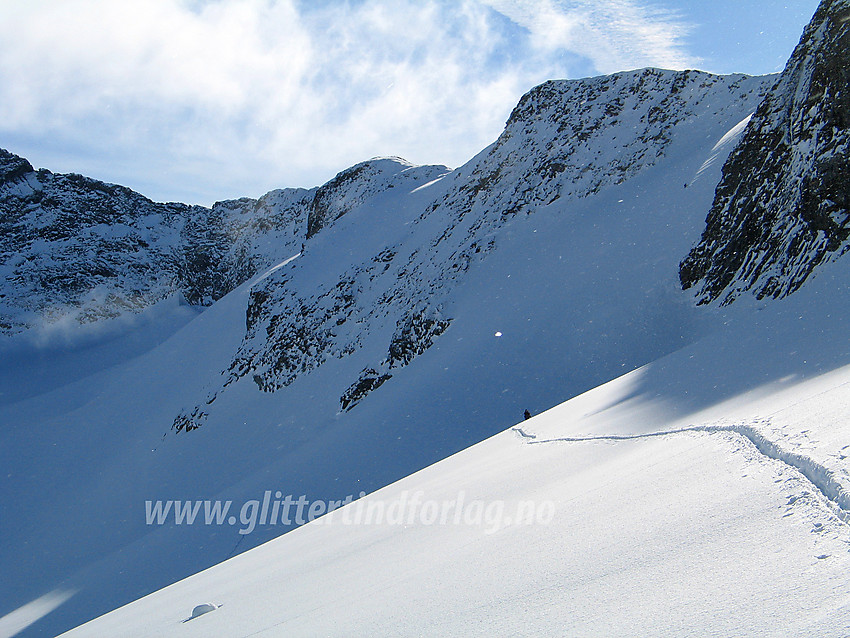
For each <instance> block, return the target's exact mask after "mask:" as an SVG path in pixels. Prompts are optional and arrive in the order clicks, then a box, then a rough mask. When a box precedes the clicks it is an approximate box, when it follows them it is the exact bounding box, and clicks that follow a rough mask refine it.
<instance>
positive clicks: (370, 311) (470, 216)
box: [174, 69, 772, 431]
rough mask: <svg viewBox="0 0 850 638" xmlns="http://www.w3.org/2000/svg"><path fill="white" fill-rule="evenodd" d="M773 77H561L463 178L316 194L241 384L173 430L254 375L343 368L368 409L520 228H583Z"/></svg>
mask: <svg viewBox="0 0 850 638" xmlns="http://www.w3.org/2000/svg"><path fill="white" fill-rule="evenodd" d="M771 82H772V80H771V79H766V78H752V77H748V76H743V75H736V76H715V75H711V74H708V73H702V72H698V71H686V72H681V73H679V72H674V71H661V70H657V69H644V70H639V71H633V72H628V73H620V74H616V75H614V76H609V77H602V78H590V79H585V80H568V81H553V82H547V83H545V84H543V85H541V86H539V87H537V88H535V89H533V90H532V91H530V92H529V93H528V94H527V95H526V96H525V97H523V98H522V100H521V101H520V103H519V104H518V106H517V107H516V109H515V110H514V112H513V113H512V115H511V117H510V119H509V120H508V122H507V124H506V128H505V131H504V132H503V134H502V135H501V136H500V137H499V139H498V140H497V141H496V142H495V143H494V144H493V145H492V146H490V147H489V148H488V149H485V150H484V151H483V152H482V153H480V154H479V155H478V156H477V157H475V158H474V159H473V160H471V161H470V162H469V163H467V164H466V165H464V166H463V167H461V168H459V169H457V170H455V171H448V169H445V168H444V167H412V166H410V165H409V164H407V163H406V162H404V161H403V160H397V159H381V160H371V161H369V162H365V163H363V164H359V165H357V166H354V167H352V168H350V169H348V170H346V171H343V172H342V173H340V174H339V175H337V177H336V178H334V179H333V180H331V181H330V182H329V183H328V184H326V185H325V186H323V187H321V188H320V189H319V190H318V191H317V192H316V194H315V197H314V199H313V203H312V205H311V209H310V218H309V221H308V233H307V234H308V241H307V243H306V248H305V252H304V254H303V255H302V256H301V257H300V258H299V259H298V261H297V262H296V263H293V264H292V265H289V266H287V267H286V268H285V269H279V270H276V271H275V272H274V273H272V274H270V275H269V276H268V277H266V278H264V279H263V280H262V281H261V282H258V283H257V284H256V285H254V286H253V288H252V290H251V293H250V301H249V305H248V311H247V332H246V335H245V338H244V339H243V342H242V344H241V346H240V348H239V351H238V352H237V353H236V355H235V356H234V359H233V362H232V364H231V366H230V367H229V369H228V371H227V380H226V381H224V382H223V384H222V387H220V388H217V389H211V390H210V394H209V396H208V397H206V398H205V399H203V400H202V401H201V400H199V401H198V403H197V404H196V405H195V407H193V408H189V409H187V410H185V411H184V412H183V413H181V414H180V415H179V416H178V417H177V419H176V421H175V423H174V428H175V429H176V430H178V431H182V430H192V429H195V428H197V427H199V426H200V425H201V424H202V423H203V422H205V421H206V419H207V417H208V416H210V415H211V414H213V412H214V411H215V410H216V405H214V402H215V401H216V400H217V397H219V396H220V395H221V393H222V391H225V392H229V391H230V390H229V387H230V386H231V385H232V384H234V383H239V384H241V383H242V380H243V379H245V380H251V381H253V383H254V384H255V385H256V387H257V388H259V389H260V390H262V391H264V392H275V391H278V390H281V389H283V388H286V387H287V386H290V385H291V384H292V383H294V382H295V381H296V379H298V378H299V377H301V376H305V375H308V374H311V373H313V372H314V371H316V370H318V369H319V368H320V367H322V366H324V365H326V364H327V365H332V366H335V365H343V364H340V363H335V362H340V361H346V362H350V363H346V364H345V365H344V367H346V369H350V368H352V367H353V368H354V370H355V371H354V372H353V373H351V372H348V373H346V374H348V375H350V376H349V377H348V382H347V383H346V384H345V385H343V386H342V387H340V388H339V389H338V392H339V395H338V396H339V404H338V408H339V409H341V410H344V411H348V410H351V409H353V408H354V407H355V406H356V405H358V403H360V402H361V401H362V400H363V399H364V398H365V397H366V396H368V395H369V394H370V393H371V392H373V391H375V390H377V389H378V388H379V387H380V386H381V385H383V384H384V383H386V382H387V381H389V380H390V379H391V378H393V377H394V376H396V375H397V374H399V371H400V368H403V367H405V366H407V365H409V364H410V363H411V361H412V360H413V359H414V358H416V357H418V356H419V355H421V354H423V353H424V352H425V351H426V350H428V349H429V348H430V347H431V346H432V345H433V344H434V343H435V342H436V341H437V340H438V339H439V338H440V337H441V335H443V334H444V333H445V332H446V331H447V330H448V329H449V326H450V325H451V323H452V321H453V312H452V307H453V305H454V303H455V300H456V298H457V291H458V290H459V288H460V287H461V286H462V285H463V284H464V282H465V281H466V280H467V278H468V276H469V273H470V272H471V271H473V270H474V269H475V268H476V266H477V265H478V264H480V263H482V262H484V261H485V260H486V259H488V257H489V255H491V254H492V253H493V252H494V251H495V250H496V249H497V247H498V244H499V237H500V235H501V234H502V232H503V229H505V228H506V227H507V226H509V225H510V224H512V223H513V220H515V219H517V218H519V219H521V218H522V216H525V215H532V214H535V213H536V212H538V211H541V210H544V209H549V211H550V213H551V214H554V215H563V216H564V220H563V222H562V223H569V222H568V221H567V220H568V219H569V215H570V214H571V211H572V209H573V207H574V206H576V205H578V203H579V201H580V200H583V199H585V198H587V197H589V196H591V195H594V194H596V193H599V192H601V191H603V190H604V189H606V188H609V187H616V186H619V185H622V184H625V183H626V182H627V181H629V180H630V179H633V178H635V177H636V176H638V175H640V174H641V173H643V172H645V171H647V170H649V169H651V168H652V167H654V166H656V165H657V164H658V163H659V162H661V161H662V160H665V158H666V154H667V153H668V151H669V149H670V147H671V145H672V144H673V142H674V140H675V139H677V136H678V135H679V134H680V133H681V132H682V131H688V130H689V129H691V128H692V127H694V126H697V123H698V122H703V124H706V125H707V122H709V121H711V122H723V123H726V122H730V123H731V124H734V123H737V122H739V121H740V120H741V119H742V118H743V117H744V116H746V115H747V114H748V113H750V112H752V110H753V109H755V107H756V105H757V104H758V102H759V101H760V100H761V99H762V97H763V95H764V92H765V91H766V90H767V88H768V87H769V85H770V84H771ZM731 124H728V125H726V124H724V126H725V128H723V129H722V130H723V131H724V132H725V131H726V130H727V128H728V126H731ZM709 128H711V127H709ZM520 214H521V215H520ZM319 231H321V232H319ZM353 235H356V236H357V237H356V240H355V239H353V238H352V236H353ZM355 362H356V363H355ZM357 370H359V372H357ZM199 399H200V397H199Z"/></svg>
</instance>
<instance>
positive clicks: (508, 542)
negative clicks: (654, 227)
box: [65, 271, 850, 638]
mask: <svg viewBox="0 0 850 638" xmlns="http://www.w3.org/2000/svg"><path fill="white" fill-rule="evenodd" d="M838 274H839V273H838V272H832V271H828V272H825V273H824V274H823V275H822V276H821V277H819V278H818V279H816V280H815V281H814V282H812V284H811V285H810V286H808V287H807V288H805V289H804V290H803V291H801V292H800V293H799V294H798V295H796V296H794V297H791V298H788V299H786V300H785V301H782V302H778V303H774V304H771V305H770V306H767V307H762V309H761V310H760V311H758V312H753V313H752V316H750V317H749V318H739V319H737V320H736V321H733V322H732V325H730V326H728V327H727V328H726V329H725V330H722V331H720V332H718V333H717V334H715V335H712V336H710V337H707V338H705V339H703V340H701V341H700V342H698V343H696V344H694V345H692V346H689V347H687V348H685V349H683V350H681V351H679V352H676V353H674V354H672V355H670V356H668V357H665V358H663V359H661V360H659V361H657V362H654V363H652V364H649V365H647V366H644V367H643V368H641V369H639V370H636V371H634V372H631V373H629V374H627V375H625V376H623V377H620V378H618V379H616V380H614V381H611V382H609V383H607V384H605V385H603V386H600V387H599V388H596V389H594V390H591V391H589V392H587V393H585V394H583V395H581V396H579V397H576V398H575V399H572V400H570V401H567V402H566V403H564V404H562V405H560V406H557V407H555V408H553V409H551V410H548V411H547V412H545V413H543V414H540V415H538V416H536V417H534V418H532V419H531V420H529V421H526V422H524V423H521V424H519V425H518V426H517V427H516V428H512V429H509V430H506V431H505V432H503V433H501V434H498V435H496V436H494V437H492V438H490V439H488V440H486V441H484V442H482V443H479V444H477V445H475V446H473V447H471V448H469V449H467V450H464V451H462V452H460V453H458V454H455V455H454V456H452V457H450V458H448V459H446V460H444V461H441V462H439V463H436V464H434V465H432V466H430V467H428V468H426V469H424V470H422V471H420V472H417V473H416V474H414V475H412V476H410V477H407V478H405V479H402V480H401V481H398V482H396V483H394V484H392V485H390V486H388V487H386V488H383V489H381V490H378V491H376V492H374V493H372V494H370V495H368V496H367V497H365V498H364V499H362V500H360V501H355V502H354V503H352V504H351V505H349V506H348V508H352V509H353V508H357V507H360V508H366V507H368V505H369V504H371V503H373V502H376V501H383V502H384V503H385V504H389V503H393V502H398V501H400V500H401V499H404V498H407V499H409V498H410V497H411V495H413V494H415V493H421V495H422V498H423V499H424V500H428V499H432V500H434V501H437V502H440V503H442V502H443V501H453V500H455V499H457V496H458V493H459V492H463V493H464V495H465V498H466V502H467V503H470V502H472V501H475V500H480V501H482V502H483V503H493V502H498V501H503V502H504V514H505V515H506V516H508V515H509V514H510V513H512V512H514V511H516V510H515V507H516V504H517V503H519V502H521V501H533V502H535V503H538V504H541V503H546V502H551V503H553V504H554V512H555V514H554V516H553V517H552V519H551V521H550V522H548V524H545V523H537V524H504V523H505V521H504V519H501V520H502V523H503V526H502V527H501V528H500V529H498V530H497V531H494V529H493V527H489V526H488V525H486V523H485V524H469V525H467V524H464V522H463V521H461V522H460V524H456V522H455V521H456V519H455V518H454V517H453V516H449V517H448V519H447V520H446V524H442V525H441V524H440V523H439V521H436V522H435V523H434V524H431V525H428V524H423V522H422V520H421V518H422V517H419V516H417V517H415V520H413V521H412V524H407V523H408V522H409V520H408V519H406V518H405V519H404V520H402V521H401V523H399V522H398V521H390V522H387V521H385V522H384V524H381V525H378V524H363V523H361V524H360V525H357V524H354V523H353V522H350V524H345V521H344V520H343V517H342V516H341V512H342V511H343V510H338V511H336V512H334V514H333V520H332V521H331V522H330V523H328V522H327V521H326V520H324V519H321V518H320V519H317V520H315V521H313V522H312V523H309V524H307V525H305V526H303V527H301V528H299V529H296V530H294V531H292V532H290V533H288V534H286V535H284V536H283V537H281V538H278V539H276V540H273V541H271V542H269V543H266V544H265V545H263V546H261V547H258V548H256V549H254V550H251V551H249V552H247V553H245V554H243V555H241V556H238V557H235V558H232V559H230V560H228V561H226V562H224V563H222V564H220V565H217V566H215V567H212V568H210V569H208V570H206V571H204V572H201V573H199V574H197V575H195V576H192V577H190V578H188V579H186V580H183V581H181V582H179V583H176V584H174V585H172V586H170V587H167V588H165V589H163V590H161V591H158V592H156V593H154V594H151V595H149V596H147V597H145V598H143V599H141V600H139V601H137V602H134V603H132V604H130V605H127V606H126V607H123V608H121V609H119V610H116V611H114V612H111V613H109V614H107V615H105V616H103V617H101V618H99V619H96V620H94V621H92V622H90V623H87V624H85V625H83V626H81V627H79V628H78V629H76V630H74V631H71V632H69V633H68V634H65V635H67V636H69V637H75V638H79V637H83V636H106V635H114V636H118V635H121V636H209V635H216V636H277V635H305V636H306V635H323V636H351V635H398V636H419V635H431V636H468V635H575V636H579V635H618V636H647V635H653V636H677V637H680V636H728V635H735V636H781V635H783V636H785V635H793V636H819V637H824V636H836V637H839V636H847V635H848V634H850V590H848V581H847V574H848V573H850V524H848V523H849V522H850V500H848V495H850V463H848V458H849V457H850V421H848V419H847V414H848V409H850V347H848V345H847V341H846V338H844V336H843V335H846V334H847V329H848V327H850V326H848V325H847V323H848V319H847V317H850V314H848V312H847V310H850V308H848V304H847V301H846V299H847V295H846V294H842V295H841V296H837V295H832V294H830V291H834V290H840V291H841V292H842V293H846V292H847V290H848V282H847V277H846V276H845V277H843V279H841V280H840V281H837V280H836V278H837V277H838ZM376 507H377V506H376ZM362 511H363V510H362ZM408 511H410V510H408ZM425 519H426V521H425V522H428V517H427V516H426V517H425ZM472 519H474V516H473V517H472ZM353 520H354V514H353V513H352V514H351V521H353ZM396 523H399V524H396ZM473 523H475V521H474V520H473ZM208 601H209V602H210V603H212V604H213V605H216V606H217V608H216V609H215V610H214V611H212V612H210V613H208V614H205V615H204V616H202V617H198V618H195V619H192V620H191V622H184V621H185V620H186V619H187V618H189V617H190V616H191V612H192V609H193V607H195V606H196V605H198V604H201V603H205V602H208Z"/></svg>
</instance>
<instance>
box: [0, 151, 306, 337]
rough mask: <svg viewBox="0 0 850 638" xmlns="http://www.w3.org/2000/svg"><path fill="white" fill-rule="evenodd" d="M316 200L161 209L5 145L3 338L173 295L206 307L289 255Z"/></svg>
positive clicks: (0, 201)
mask: <svg viewBox="0 0 850 638" xmlns="http://www.w3.org/2000/svg"><path fill="white" fill-rule="evenodd" d="M311 200H312V193H311V192H309V191H305V190H302V189H287V190H283V191H273V192H271V193H269V194H267V195H266V196H264V197H263V198H262V199H260V200H252V199H241V200H236V201H230V202H221V203H218V204H216V205H215V206H213V208H212V209H208V208H204V207H201V206H187V205H185V204H174V203H169V204H160V203H155V202H152V201H150V200H149V199H147V198H145V197H143V196H141V195H139V194H138V193H135V192H133V191H131V190H130V189H128V188H125V187H123V186H116V185H114V184H105V183H103V182H100V181H97V180H93V179H89V178H86V177H83V176H81V175H75V174H70V175H60V174H54V173H52V172H50V171H47V170H39V171H35V170H33V167H32V166H31V165H30V164H29V162H27V161H26V160H24V159H22V158H20V157H17V156H16V155H13V154H12V153H9V152H7V151H4V150H0V238H2V242H0V282H2V284H0V298H2V301H3V305H2V307H0V332H5V333H7V334H9V333H17V332H21V331H25V330H27V329H28V328H31V327H33V326H37V325H43V324H44V323H45V322H46V323H50V322H54V321H58V320H60V319H63V318H71V319H72V320H74V321H78V322H80V323H89V322H94V321H98V320H101V319H106V318H111V317H116V316H118V315H120V314H123V313H126V312H137V311H139V310H142V309H144V308H145V307H147V306H149V305H151V304H153V303H155V302H157V301H159V300H160V299H163V298H164V297H167V296H169V295H173V294H181V295H182V296H183V297H184V298H185V300H186V301H188V302H189V303H190V304H194V305H201V306H203V305H209V304H211V303H213V302H214V301H215V300H217V299H219V298H220V297H222V296H223V295H225V294H227V292H229V291H230V290H232V289H233V288H234V287H235V286H237V285H239V284H240V283H242V282H243V281H245V280H246V279H247V278H248V277H250V276H251V275H253V274H254V273H255V272H256V271H257V269H258V268H260V267H262V266H264V265H265V264H266V262H268V261H269V260H273V259H274V257H275V256H276V253H278V252H287V251H291V250H293V248H292V245H293V244H297V243H298V242H300V241H301V238H302V237H303V228H304V224H305V223H306V217H307V211H308V206H309V202H310V201H311ZM270 244H274V249H270ZM299 245H300V244H299ZM287 246H288V247H287ZM296 250H297V249H296Z"/></svg>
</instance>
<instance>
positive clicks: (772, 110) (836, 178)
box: [680, 0, 850, 304]
mask: <svg viewBox="0 0 850 638" xmlns="http://www.w3.org/2000/svg"><path fill="white" fill-rule="evenodd" d="M848 18H850V3H848V2H847V0H825V1H824V2H822V3H821V5H820V7H819V8H818V10H817V12H816V13H815V15H814V18H813V19H812V21H811V23H810V24H809V25H808V27H807V28H806V30H805V32H804V33H803V37H802V40H801V41H800V44H799V45H798V46H797V48H796V50H795V51H794V53H793V55H792V56H791V58H790V60H789V62H788V64H787V66H786V68H785V70H784V71H783V73H782V75H781V76H780V78H779V80H778V82H777V83H776V86H775V87H774V88H773V89H772V90H771V92H770V94H769V95H768V96H767V97H766V98H765V100H764V102H762V104H761V105H760V106H759V108H758V110H757V111H756V113H755V115H754V116H753V118H752V120H751V121H750V123H749V125H748V127H747V129H746V131H745V133H744V137H743V139H742V140H741V143H740V144H739V146H738V147H737V148H736V149H735V151H734V152H733V153H732V154H731V156H730V157H729V159H728V161H727V163H726V165H725V166H724V167H723V177H722V180H721V182H720V184H719V185H718V187H717V191H716V195H715V199H714V204H713V205H712V208H711V211H710V212H709V214H708V218H707V220H706V228H705V231H704V232H703V235H702V238H701V240H700V242H699V244H698V245H697V246H696V247H695V248H694V249H693V250H692V251H691V252H690V254H689V255H688V256H687V258H686V259H685V260H684V261H683V262H682V264H681V269H680V276H681V281H682V285H683V286H684V288H686V289H687V288H692V287H693V288H695V289H696V294H697V297H698V300H699V303H709V302H713V301H716V300H719V301H720V303H722V304H727V303H730V302H732V301H733V300H734V299H735V298H736V297H738V296H740V295H741V294H742V293H744V292H747V291H749V292H752V293H753V294H755V296H756V297H757V298H759V299H760V298H763V297H774V298H778V297H783V296H785V295H787V294H789V293H792V292H794V291H795V290H797V289H798V288H799V287H800V285H802V283H803V282H804V281H805V280H806V279H807V277H809V275H810V274H811V273H812V272H813V271H814V270H815V268H817V267H818V266H819V265H820V264H822V263H824V262H825V261H828V260H831V259H835V258H837V257H839V256H840V255H842V254H843V253H844V252H845V251H846V248H847V239H848V237H850V227H849V226H848V222H850V189H848V184H850V91H848V86H850V20H848Z"/></svg>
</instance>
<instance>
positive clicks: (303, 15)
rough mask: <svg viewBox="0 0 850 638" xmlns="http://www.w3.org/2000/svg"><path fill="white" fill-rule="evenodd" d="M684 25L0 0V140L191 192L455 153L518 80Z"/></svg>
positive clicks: (665, 56) (254, 0)
mask: <svg viewBox="0 0 850 638" xmlns="http://www.w3.org/2000/svg"><path fill="white" fill-rule="evenodd" d="M684 33H685V27H684V26H683V25H682V24H680V22H678V21H677V20H676V19H675V16H669V15H665V14H663V13H660V12H658V11H654V10H652V9H648V8H647V7H646V6H644V5H642V4H639V3H638V2H636V1H634V0H601V1H598V2H597V1H594V2H591V1H590V0H577V1H574V2H557V1H556V0H513V1H508V0H459V1H451V2H449V1H446V0H348V1H342V0H340V1H327V2H306V1H296V0H276V1H275V0H194V1H189V0H122V2H111V1H108V0H38V1H35V0H34V1H33V2H26V3H11V2H9V3H2V5H0V91H2V96H3V99H2V100H0V146H3V147H11V149H12V150H15V151H18V152H20V153H22V154H24V155H29V156H30V159H32V160H33V161H34V162H35V163H37V164H43V165H48V167H49V168H53V169H55V170H64V171H67V170H74V171H77V172H88V173H90V174H93V176H95V177H100V178H103V179H108V180H111V181H118V182H122V183H126V184H128V185H130V186H132V187H135V188H137V189H139V190H141V191H142V192H144V193H146V194H149V195H151V196H154V197H155V198H159V199H190V200H194V201H200V202H204V203H209V202H211V201H212V200H213V199H215V198H220V197H225V196H238V195H248V194H251V195H259V194H261V193H262V192H264V191H265V190H268V189H270V188H273V187H280V186H296V185H303V186H312V185H315V184H317V183H320V182H321V181H324V180H325V179H328V178H329V177H331V176H332V175H333V174H334V173H335V172H337V171H339V170H341V169H343V168H345V167H347V166H348V165H350V164H352V163H354V162H357V161H360V160H363V159H366V158H368V157H370V156H373V155H388V154H393V155H402V156H405V157H407V158H408V159H410V160H412V161H414V162H419V163H426V162H430V163H446V164H449V165H457V164H459V163H462V162H463V161H465V160H467V159H469V157H471V156H472V155H473V154H474V153H475V152H477V151H478V150H480V149H481V148H483V147H484V146H485V145H486V144H488V143H489V142H491V141H492V140H493V139H495V137H496V136H497V135H498V133H499V132H500V130H501V128H502V125H503V123H504V120H505V118H506V116H507V115H508V113H509V112H510V110H511V108H512V107H513V105H514V103H515V102H516V100H517V99H518V98H519V96H520V95H521V94H522V93H523V92H525V91H526V90H528V89H529V88H530V87H531V86H533V85H534V84H536V83H539V82H541V81H543V80H545V79H548V78H551V77H570V76H572V77H575V76H576V75H585V74H588V73H592V72H595V71H598V72H610V71H615V70H619V69H623V68H635V67H639V66H647V65H655V66H666V67H683V66H688V65H690V64H691V63H692V62H693V61H692V60H691V59H690V58H689V57H688V56H687V55H686V52H685V51H684V48H683V46H682V44H681V41H682V40H681V38H682V36H683V34H684Z"/></svg>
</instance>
